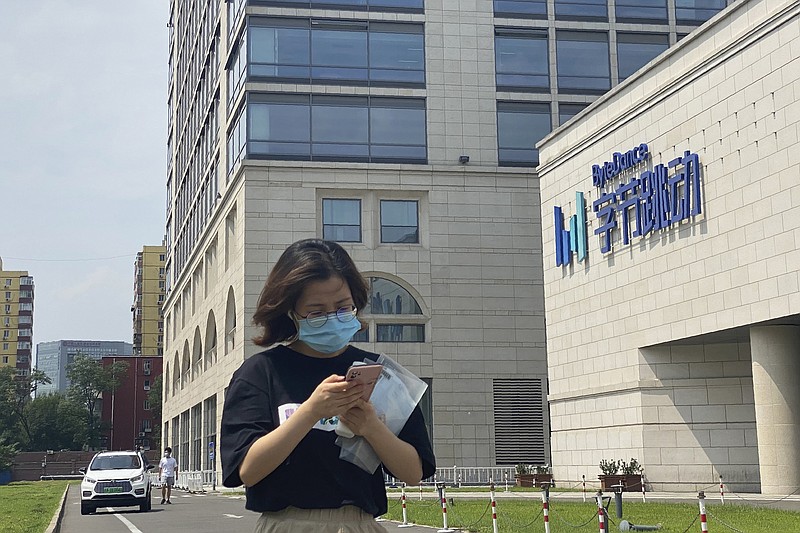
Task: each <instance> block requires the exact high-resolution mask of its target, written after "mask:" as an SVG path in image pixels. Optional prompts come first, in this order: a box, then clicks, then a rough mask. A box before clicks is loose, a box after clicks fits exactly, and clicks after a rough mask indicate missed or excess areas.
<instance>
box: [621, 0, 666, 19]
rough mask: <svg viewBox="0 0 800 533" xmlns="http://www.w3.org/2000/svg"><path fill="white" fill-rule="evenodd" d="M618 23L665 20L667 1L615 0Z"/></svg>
mask: <svg viewBox="0 0 800 533" xmlns="http://www.w3.org/2000/svg"><path fill="white" fill-rule="evenodd" d="M616 6H617V7H616V12H617V21H618V22H638V21H656V22H665V21H666V20H667V0H616Z"/></svg>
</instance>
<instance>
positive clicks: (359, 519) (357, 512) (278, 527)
mask: <svg viewBox="0 0 800 533" xmlns="http://www.w3.org/2000/svg"><path fill="white" fill-rule="evenodd" d="M309 532H310V533H386V529H384V528H383V527H382V526H381V525H380V524H378V523H377V522H376V521H375V519H374V518H373V517H372V515H369V514H367V513H365V512H364V511H362V510H361V509H359V508H358V507H355V506H352V505H345V506H344V507H340V508H339V509H298V508H297V507H287V508H286V509H284V510H282V511H276V512H273V513H262V514H261V517H260V518H259V519H258V523H257V524H256V530H255V533H309Z"/></svg>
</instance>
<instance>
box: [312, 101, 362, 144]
mask: <svg viewBox="0 0 800 533" xmlns="http://www.w3.org/2000/svg"><path fill="white" fill-rule="evenodd" d="M311 139H312V142H313V144H312V146H311V154H312V156H317V157H321V158H328V157H334V158H337V159H346V158H353V157H354V158H359V159H368V158H369V109H368V108H367V100H366V99H365V98H349V97H335V98H333V99H330V98H325V97H320V98H317V99H315V104H314V105H313V106H312V108H311Z"/></svg>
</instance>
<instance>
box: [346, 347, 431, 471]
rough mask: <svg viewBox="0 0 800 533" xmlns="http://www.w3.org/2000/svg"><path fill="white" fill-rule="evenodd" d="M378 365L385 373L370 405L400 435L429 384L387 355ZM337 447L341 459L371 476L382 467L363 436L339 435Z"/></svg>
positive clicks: (373, 392)
mask: <svg viewBox="0 0 800 533" xmlns="http://www.w3.org/2000/svg"><path fill="white" fill-rule="evenodd" d="M367 362H370V363H371V362H373V361H367ZM377 362H378V363H380V364H382V365H383V371H382V372H381V377H380V378H379V379H378V382H377V383H376V384H375V389H374V390H373V391H372V396H371V397H370V402H371V403H372V405H373V406H374V407H375V412H376V413H377V414H378V418H380V419H381V420H383V421H384V423H385V424H386V426H387V427H388V428H389V430H390V431H391V432H392V433H394V434H395V435H399V434H400V431H401V430H402V429H403V427H404V426H405V425H406V422H407V421H408V419H409V417H410V416H411V413H412V412H413V411H414V408H415V407H416V406H417V404H418V403H419V401H420V400H421V399H422V395H423V394H425V390H426V389H427V388H428V385H427V384H426V383H425V382H424V381H422V380H421V379H419V378H418V377H417V376H415V375H414V374H412V373H411V372H409V371H408V370H406V369H405V368H404V367H403V366H401V365H400V364H399V363H397V362H396V361H395V360H394V359H392V358H391V357H388V356H387V355H384V354H381V356H380V357H379V358H378V361H377ZM336 444H337V445H339V447H340V448H341V451H340V452H339V458H340V459H343V460H345V461H348V462H350V463H353V464H354V465H356V466H358V467H360V468H361V469H362V470H365V471H367V472H369V473H370V474H372V473H374V472H375V470H377V468H378V467H379V466H380V464H381V460H380V459H379V458H378V454H376V453H375V450H373V449H372V446H370V445H369V443H368V442H367V441H366V439H365V438H364V437H360V436H356V437H352V438H345V437H342V436H339V437H338V438H337V439H336Z"/></svg>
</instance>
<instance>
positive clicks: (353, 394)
mask: <svg viewBox="0 0 800 533" xmlns="http://www.w3.org/2000/svg"><path fill="white" fill-rule="evenodd" d="M367 298H368V287H367V283H366V281H365V280H364V278H363V277H362V276H361V274H360V273H359V272H358V269H356V266H355V264H354V263H353V261H352V259H351V258H350V256H348V255H347V252H346V251H345V250H344V249H343V248H342V247H341V246H339V245H338V244H336V243H335V242H330V241H323V240H318V239H308V240H303V241H298V242H296V243H294V244H292V245H291V246H289V248H287V249H286V250H285V251H284V253H283V254H282V255H281V257H280V259H278V262H277V263H276V264H275V267H274V268H273V269H272V272H270V275H269V277H268V279H267V282H266V284H265V285H264V289H263V290H262V291H261V296H260V297H259V300H258V307H257V309H256V312H255V315H254V316H253V321H254V323H255V324H256V325H258V326H260V327H262V328H263V333H262V335H261V336H259V337H258V338H256V339H254V341H255V343H256V344H258V345H260V346H264V347H268V346H273V345H276V344H277V345H276V346H274V347H272V348H270V349H268V350H266V351H263V352H261V353H259V354H256V355H254V356H253V357H250V358H249V359H247V360H246V361H245V362H244V363H243V364H242V366H241V367H240V368H239V369H238V370H237V371H236V372H235V373H234V374H233V377H232V378H231V383H230V386H229V388H228V392H227V395H226V397H225V407H224V410H223V414H222V428H221V460H222V473H223V484H224V485H225V486H228V487H237V486H239V485H242V484H244V485H245V486H246V487H247V491H246V493H247V501H246V505H245V507H246V508H247V509H250V510H252V511H256V512H260V513H262V515H261V518H260V519H259V521H258V526H257V527H256V532H258V533H282V532H287V533H295V532H300V531H314V532H315V533H327V532H330V533H385V529H383V528H382V527H381V526H380V525H378V524H377V523H376V522H375V521H374V517H376V516H380V515H382V514H384V513H385V512H386V508H387V504H386V489H385V487H384V482H383V472H382V471H381V469H380V468H379V469H377V470H376V471H375V473H373V474H370V473H368V472H365V471H364V470H362V469H361V468H359V467H358V466H355V465H353V464H351V463H349V462H347V461H343V460H341V459H339V451H340V448H339V446H337V445H336V444H335V441H336V438H337V435H336V433H335V432H334V429H335V428H336V426H337V424H338V421H339V420H341V421H342V422H344V423H345V424H346V425H347V426H348V427H349V428H350V430H351V431H353V433H355V434H356V435H361V436H362V437H364V438H365V439H366V440H367V442H369V444H370V445H371V446H372V448H373V449H374V450H375V452H376V453H377V455H378V457H379V458H380V459H381V462H382V463H383V467H384V469H385V470H386V471H387V472H390V473H391V475H392V476H394V477H396V478H398V479H400V480H401V481H404V482H406V483H408V484H409V485H416V484H418V483H419V482H420V481H421V480H422V479H424V478H426V477H429V476H431V475H433V473H434V471H435V468H436V467H435V461H434V457H433V452H432V450H431V445H430V441H429V439H428V434H427V431H426V429H425V424H424V421H423V418H422V413H421V412H420V410H419V407H417V408H416V409H415V410H414V412H413V414H412V415H411V417H410V418H409V420H408V422H407V423H406V425H405V427H404V428H403V430H402V431H401V432H400V435H399V436H396V435H394V434H393V433H392V432H391V431H390V430H389V429H388V428H387V427H386V425H385V424H384V423H383V422H381V421H380V420H379V419H378V417H377V415H376V413H375V409H374V408H373V407H372V405H371V404H370V403H369V402H368V401H365V400H363V399H361V398H360V396H361V393H362V392H363V385H352V384H349V383H347V382H345V379H344V374H345V373H346V372H347V369H348V368H349V367H350V365H351V364H352V363H353V362H355V361H363V360H364V359H365V358H370V359H372V360H375V359H377V357H378V356H377V354H373V353H370V352H365V351H363V350H359V349H358V348H355V347H353V346H349V344H348V343H349V342H350V340H351V339H352V338H353V335H355V333H356V332H357V331H359V330H360V329H361V328H362V326H361V323H360V322H359V321H358V319H357V318H356V317H357V314H358V311H359V309H361V308H362V307H364V305H365V304H366V302H367Z"/></svg>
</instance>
